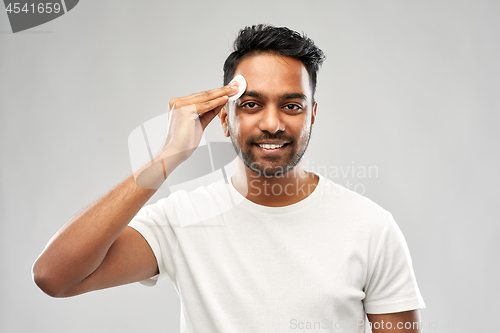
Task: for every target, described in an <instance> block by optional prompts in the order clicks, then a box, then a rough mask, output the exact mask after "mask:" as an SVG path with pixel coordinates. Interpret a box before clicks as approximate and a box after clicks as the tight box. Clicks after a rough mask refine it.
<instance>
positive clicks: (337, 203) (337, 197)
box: [320, 176, 392, 228]
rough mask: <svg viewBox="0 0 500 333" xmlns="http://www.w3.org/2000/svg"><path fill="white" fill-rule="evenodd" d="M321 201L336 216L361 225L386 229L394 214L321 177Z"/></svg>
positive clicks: (362, 196) (364, 197)
mask: <svg viewBox="0 0 500 333" xmlns="http://www.w3.org/2000/svg"><path fill="white" fill-rule="evenodd" d="M320 180H321V181H322V182H323V185H322V187H321V193H320V194H321V201H322V202H323V205H324V207H325V208H326V209H333V210H334V211H335V214H336V216H338V217H339V218H345V219H348V220H349V221H350V223H361V224H363V225H364V226H368V225H373V226H377V227H381V228H384V227H385V226H386V225H387V224H388V223H389V222H390V221H391V220H392V214H391V213H390V212H389V211H387V210H386V209H384V208H382V207H381V206H380V205H379V204H377V203H375V202H374V201H372V200H371V199H369V198H367V197H366V196H364V195H361V194H359V193H357V192H355V191H352V190H350V189H347V188H346V187H344V186H342V185H339V184H337V183H335V182H333V181H332V180H330V179H327V178H325V177H322V176H320Z"/></svg>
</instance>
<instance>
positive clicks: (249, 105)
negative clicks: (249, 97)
mask: <svg viewBox="0 0 500 333" xmlns="http://www.w3.org/2000/svg"><path fill="white" fill-rule="evenodd" d="M257 106H258V105H257V103H255V102H248V103H243V104H241V107H242V108H245V109H254V108H256V107H257Z"/></svg>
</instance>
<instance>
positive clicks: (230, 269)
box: [33, 25, 424, 333]
mask: <svg viewBox="0 0 500 333" xmlns="http://www.w3.org/2000/svg"><path fill="white" fill-rule="evenodd" d="M323 59H324V56H323V53H322V51H321V50H320V49H318V48H317V47H316V46H315V45H314V43H313V42H312V40H310V39H309V38H307V37H305V36H301V35H300V34H298V33H296V32H294V31H291V30H289V29H287V28H276V27H272V26H264V25H258V26H253V27H247V28H245V29H243V30H242V31H240V34H239V36H238V38H237V40H236V41H235V51H234V52H233V53H232V54H231V55H230V56H229V57H228V59H227V60H226V63H225V65H224V83H225V84H226V86H224V87H222V88H218V89H214V90H210V91H207V92H203V93H199V94H194V95H190V96H187V97H183V98H174V99H172V100H170V103H169V104H170V105H169V106H170V110H171V111H170V115H169V117H170V118H169V130H168V134H167V138H166V141H165V144H164V146H163V149H162V150H161V151H160V153H159V154H158V155H157V156H156V157H155V158H154V160H153V161H152V162H150V163H148V164H145V165H144V166H143V167H142V168H140V170H137V171H136V172H135V173H134V177H135V180H134V177H133V176H130V177H128V178H127V179H126V180H124V181H123V182H121V183H120V184H118V185H117V186H116V187H115V188H113V189H112V190H111V191H109V192H108V193H107V194H105V195H104V196H103V197H101V198H99V199H98V200H96V201H95V202H94V203H92V204H90V205H89V206H88V207H86V208H84V209H83V210H82V211H81V212H79V213H78V214H76V215H75V216H74V217H73V218H71V219H70V221H68V222H67V223H66V224H65V225H64V226H63V227H62V228H61V229H60V230H59V231H58V232H57V233H56V235H54V237H53V238H52V239H51V240H50V241H49V244H48V245H47V247H46V248H45V249H44V251H43V253H42V254H41V255H40V257H39V258H38V259H37V261H36V262H35V264H34V267H33V274H34V279H35V282H36V283H37V285H38V286H39V287H40V288H41V289H42V290H43V291H44V292H46V293H47V294H49V295H51V296H54V297H68V296H73V295H77V294H81V293H85V292H88V291H92V290H97V289H103V288H109V287H112V286H117V285H121V284H126V283H131V282H136V281H141V282H142V283H144V284H147V285H153V284H155V283H156V280H157V279H158V277H160V276H168V277H169V278H170V279H171V280H172V282H173V283H174V286H175V287H176V289H177V291H178V293H179V295H180V298H181V304H182V319H181V330H182V331H183V332H289V331H292V332H293V331H295V330H297V329H299V330H300V329H307V330H316V331H331V332H337V331H338V332H340V331H344V330H345V331H348V332H349V331H350V332H363V331H364V327H365V324H366V323H365V321H364V319H365V314H367V316H368V318H369V320H370V322H371V325H372V328H373V332H376V333H380V332H389V331H390V332H420V328H419V323H418V322H419V312H418V309H419V308H423V307H424V303H423V300H422V298H421V296H420V292H419V290H418V287H417V284H416V282H415V277H414V274H413V269H412V266H411V259H410V257H409V253H408V249H407V247H406V243H405V241H404V237H403V236H402V234H401V232H400V230H399V228H398V227H397V225H396V223H395V222H394V220H393V219H392V216H391V214H390V213H388V212H387V211H385V210H383V209H382V208H380V207H379V206H377V205H376V204H374V203H373V202H371V201H369V200H368V199H366V198H364V197H362V196H360V195H358V194H356V193H354V192H351V191H348V190H346V189H345V188H343V187H341V186H339V185H336V184H334V183H333V182H331V181H329V180H327V179H325V178H323V177H319V176H318V175H315V174H313V173H310V172H307V171H305V170H303V169H302V167H301V163H300V160H301V157H302V155H303V154H304V152H305V150H306V147H307V145H308V142H309V138H310V134H311V129H312V126H313V124H314V122H315V118H316V110H317V104H316V102H315V100H314V91H315V87H316V72H317V70H318V68H319V66H320V65H321V63H322V62H323ZM235 75H242V76H243V77H244V78H245V79H246V82H247V89H246V91H245V92H244V94H243V95H242V96H241V97H240V98H238V99H237V100H236V101H229V96H233V95H235V94H236V92H237V91H238V84H229V85H227V83H229V81H230V80H231V79H232V78H233V77H234V76H235ZM216 115H219V117H220V120H221V124H222V128H223V131H224V134H225V135H226V136H228V137H230V138H231V140H232V142H233V146H234V148H235V150H236V152H237V154H238V157H239V158H238V167H237V172H236V173H235V174H234V175H233V176H232V177H231V178H230V179H229V181H228V182H227V183H226V182H224V181H223V180H221V181H219V182H216V183H214V184H212V185H210V186H208V187H202V188H199V189H197V190H196V191H193V192H189V193H188V192H185V191H180V192H176V193H173V194H172V195H170V196H169V197H168V198H164V199H161V200H160V201H158V203H156V204H153V205H149V206H146V207H144V208H142V209H141V207H142V206H143V205H144V204H145V203H146V201H147V200H148V199H149V198H151V196H152V195H153V194H154V193H155V190H154V188H158V187H159V186H160V185H161V184H162V183H163V182H164V180H165V179H166V178H167V177H168V175H169V174H170V173H171V172H172V171H173V170H174V169H175V168H177V167H182V165H181V164H182V162H183V161H185V160H186V159H188V158H189V156H190V155H191V153H192V151H193V150H194V149H195V147H197V145H198V144H199V142H200V138H201V134H202V132H203V130H204V129H205V127H206V126H207V125H208V124H209V123H210V121H212V120H213V119H214V118H215V116H216ZM137 184H140V185H141V186H138V185H137Z"/></svg>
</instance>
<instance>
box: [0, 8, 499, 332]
mask: <svg viewBox="0 0 500 333" xmlns="http://www.w3.org/2000/svg"><path fill="white" fill-rule="evenodd" d="M498 17H500V3H499V2H498V1H472V0H470V1H457V0H453V1H451V0H450V1H422V0H419V1H416V0H415V1H400V0H398V1H363V2H361V1H326V0H324V1H319V0H313V1H269V0H267V1H247V2H242V3H240V2H237V1H234V0H233V1H218V2H210V1H182V2H181V1H176V2H173V1H161V2H160V1H155V2H152V1H151V2H145V1H129V0H127V1H119V2H118V1H115V2H111V1H88V0H87V1H81V2H80V3H79V4H78V5H77V6H76V7H75V8H74V9H73V10H72V11H71V12H69V13H68V14H66V15H63V16H62V17H60V18H58V19H56V20H54V21H51V22H49V23H47V24H44V25H42V26H39V27H36V28H33V29H31V30H29V31H27V32H25V33H18V34H12V33H11V32H9V31H10V26H9V24H8V21H7V15H6V13H5V11H4V10H0V31H1V34H0V110H1V120H0V126H1V132H0V133H1V134H0V135H1V149H0V154H1V160H0V163H1V166H0V172H1V186H0V191H1V197H0V198H1V207H0V214H1V225H0V237H1V238H0V240H1V241H0V256H1V257H0V259H1V263H0V269H1V277H0V279H1V284H0V295H1V297H0V331H1V332H139V331H141V332H153V331H161V332H177V331H178V330H179V313H180V311H179V301H178V297H177V294H176V293H175V290H174V289H173V287H172V286H171V283H170V282H169V281H168V280H165V281H163V282H161V283H159V284H158V285H157V286H156V287H154V288H147V287H144V286H141V285H139V284H132V285H128V286H122V287H117V288H112V289H110V290H107V291H98V292H92V293H89V294H86V295H81V296H77V297H73V298H69V299H53V298H50V297H48V296H46V295H44V294H43V293H42V292H41V291H40V290H38V289H37V287H36V286H35V285H34V283H33V282H32V279H31V265H32V263H33V261H34V260H35V259H36V257H37V256H38V254H39V253H40V252H41V251H42V249H43V247H44V246H45V244H46V242H47V241H48V240H49V238H50V237H51V236H52V234H53V233H54V232H55V231H56V230H57V229H58V228H59V227H60V226H61V225H62V224H63V223H64V222H65V221H66V220H68V219H69V218H70V217H71V216H72V215H73V214H74V213H76V212H77V211H78V210H79V209H80V208H82V207H83V206H85V205H86V204H88V203H89V202H91V201H92V200H94V199H95V198H97V197H98V196H99V195H101V194H103V193H104V192H105V191H107V190H108V189H110V188H111V187H112V186H113V185H115V184H116V183H118V182H119V181H120V180H122V179H123V178H124V177H126V176H127V175H128V174H129V173H130V172H131V168H130V160H129V156H128V148H127V137H128V135H129V133H130V132H131V131H132V130H133V129H134V128H136V127H137V126H139V125H140V124H141V123H143V122H145V121H147V120H149V119H151V118H153V117H155V116H157V115H159V114H161V113H163V112H165V111H166V107H167V102H168V100H169V99H170V98H172V97H175V96H184V95H188V94H190V93H194V92H198V91H201V90H206V89H211V88H215V87H218V86H220V85H221V82H222V70H221V68H222V64H223V61H224V59H225V57H226V56H227V55H228V53H229V52H230V48H231V43H232V41H233V39H234V37H235V35H236V33H237V31H238V29H239V28H241V27H243V26H245V25H250V24H255V23H272V24H274V25H286V26H289V27H290V28H292V29H295V30H298V31H304V32H306V33H307V34H308V35H309V36H310V37H311V38H313V39H314V40H315V42H316V43H317V44H318V45H319V46H320V47H321V48H322V49H323V50H324V51H325V53H326V54H327V56H328V59H327V61H326V63H325V64H324V66H323V68H322V70H321V71H320V74H319V81H318V91H317V96H316V97H317V100H318V103H319V107H318V116H317V123H316V124H315V126H314V128H313V138H312V141H311V144H310V148H309V151H308V153H307V157H306V160H307V163H309V164H310V165H313V166H323V167H327V168H329V169H328V170H332V168H344V170H347V168H348V167H356V168H358V169H359V168H363V167H366V168H367V167H369V166H374V167H376V169H377V171H378V174H372V175H371V176H370V177H361V176H359V177H358V176H357V175H354V177H353V175H352V174H350V175H348V176H347V177H342V176H340V177H333V180H334V181H336V182H338V183H340V184H343V185H347V184H348V183H347V182H350V184H357V185H358V188H357V190H358V192H363V193H364V194H365V195H367V196H368V197H370V198H371V199H372V200H374V201H375V202H377V203H379V204H380V205H381V206H383V207H384V208H386V209H388V210H389V211H391V212H392V213H393V215H394V216H395V218H396V221H398V223H399V225H400V227H401V229H402V230H403V232H404V233H405V235H406V239H407V242H408V244H409V247H410V250H411V253H412V257H413V261H414V268H415V272H416V275H417V279H418V282H419V285H420V289H421V292H422V295H423V296H424V299H425V301H426V305H427V309H425V310H423V311H422V315H423V324H424V328H426V332H492V331H496V330H497V329H495V328H496V327H497V326H498V325H497V324H496V323H495V322H494V318H496V314H498V311H499V307H498V305H497V300H498V297H499V293H498V291H497V288H496V287H497V283H498V281H499V278H500V274H499V266H498V253H499V245H498V242H495V238H497V237H498V234H499V224H498V216H499V214H498V213H499V208H498V207H499V206H498V199H499V197H500V196H499V188H500V187H499V185H500V184H499V183H500V182H499V172H498V170H499V169H500V161H499V143H500V135H499V133H498V131H497V128H498V125H499V117H500V116H499V107H500V98H499V93H498V92H499V88H500V85H499V83H500V79H499V78H500V65H499V64H500V63H499V61H498V59H500V43H499V32H500V31H499V30H500V29H499V28H500V23H498ZM207 137H208V139H210V140H216V139H220V138H221V137H222V136H221V133H220V125H219V124H218V123H213V124H212V125H211V126H210V127H209V129H208V133H207ZM313 169H314V168H313ZM161 195H162V191H160V192H159V193H158V195H157V196H156V197H155V199H157V198H158V196H161ZM429 325H431V328H428V327H429Z"/></svg>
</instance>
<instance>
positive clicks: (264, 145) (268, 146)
mask: <svg viewBox="0 0 500 333" xmlns="http://www.w3.org/2000/svg"><path fill="white" fill-rule="evenodd" d="M259 147H261V148H264V149H276V148H281V147H283V145H275V144H269V143H264V144H259Z"/></svg>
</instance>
